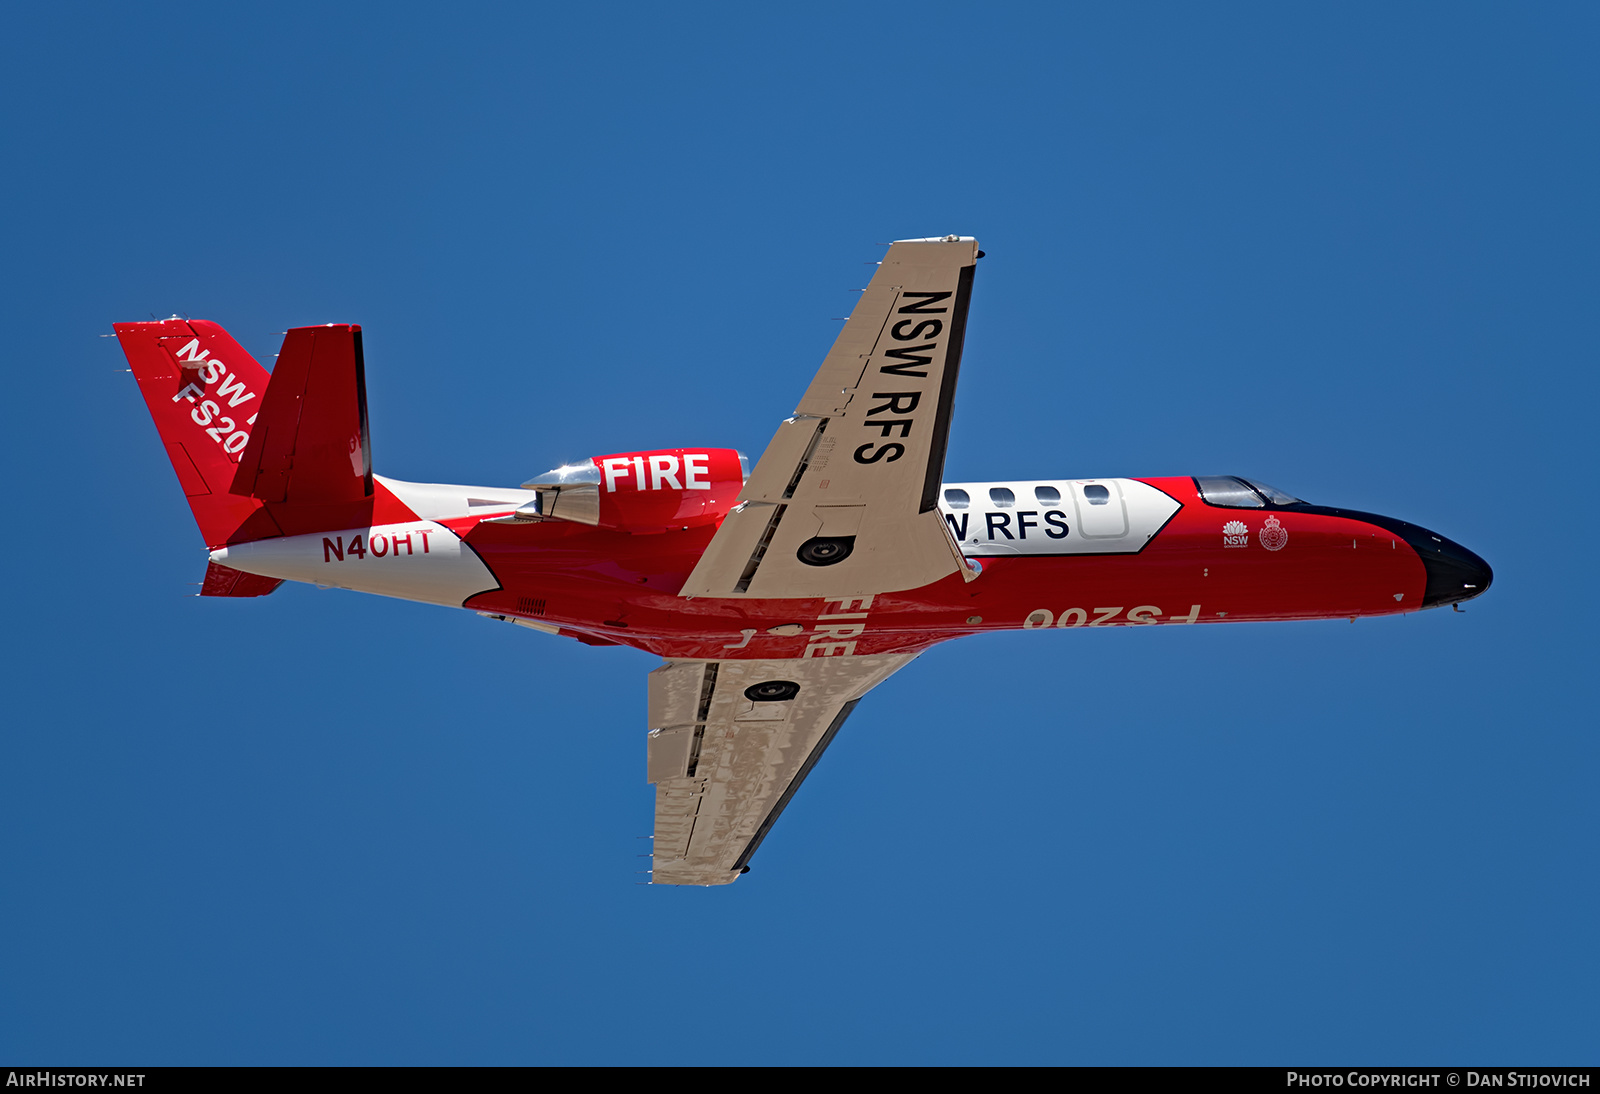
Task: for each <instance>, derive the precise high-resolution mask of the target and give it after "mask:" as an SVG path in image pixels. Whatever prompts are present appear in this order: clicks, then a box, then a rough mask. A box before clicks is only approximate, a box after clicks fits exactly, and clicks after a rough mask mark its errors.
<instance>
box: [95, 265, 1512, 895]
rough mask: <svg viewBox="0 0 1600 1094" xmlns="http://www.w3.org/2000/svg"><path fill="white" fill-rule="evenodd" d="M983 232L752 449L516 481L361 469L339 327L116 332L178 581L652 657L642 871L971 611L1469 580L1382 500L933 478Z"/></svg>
mask: <svg viewBox="0 0 1600 1094" xmlns="http://www.w3.org/2000/svg"><path fill="white" fill-rule="evenodd" d="M982 257H983V252H982V251H980V250H978V247H977V242H976V241H975V240H973V239H970V238H967V237H960V236H945V237H943V238H941V239H912V240H902V241H900V242H898V243H895V244H893V245H892V246H891V247H890V248H889V251H888V254H887V255H885V256H884V259H883V262H882V263H881V264H880V265H879V267H878V271H877V273H876V275H875V276H874V277H873V279H872V283H871V284H870V285H869V286H868V287H867V289H866V290H865V291H864V292H863V293H862V295H861V299H860V303H859V304H857V306H856V308H855V311H854V312H853V313H852V315H851V316H850V319H849V321H848V322H847V323H846V324H845V327H844V329H843V331H842V332H841V333H840V335H839V337H838V340H837V341H836V342H835V343H834V346H833V349H832V350H831V351H830V352H829V353H828V355H827V357H826V358H824V360H823V362H822V366H821V368H820V369H818V371H817V374H816V376H815V377H814V378H813V379H812V381H811V385H810V387H809V388H807V389H806V391H805V393H804V395H803V396H802V397H801V398H800V401H799V404H798V405H797V406H796V407H795V409H794V413H793V414H791V415H790V416H789V417H787V418H785V419H784V420H783V421H782V422H781V423H780V424H779V425H778V427H777V431H776V433H775V434H774V435H773V437H772V441H771V442H770V443H769V444H768V446H767V449H766V451H765V452H763V453H762V455H761V458H760V460H759V461H758V462H757V463H756V465H755V467H754V469H753V470H752V469H751V468H750V467H749V464H748V462H747V461H746V459H745V457H744V456H743V455H742V454H740V453H738V452H736V451H733V450H731V449H726V448H711V447H684V448H672V449H655V450H649V451H633V452H613V453H606V454H601V455H597V456H595V457H594V458H593V459H589V460H584V461H582V462H580V463H575V464H568V465H566V466H563V467H558V468H556V469H555V470H553V471H551V472H549V473H547V474H544V475H540V476H538V477H537V478H534V479H531V480H529V481H527V482H525V483H523V484H522V485H521V486H515V487H507V486H455V485H446V484H440V483H415V482H401V481H398V480H396V479H389V478H385V477H383V476H381V475H376V474H374V473H373V471H372V452H371V445H370V443H369V435H368V430H367V405H366V379H365V361H364V359H363V356H362V349H361V328H360V327H357V326H354V325H339V324H332V325H328V326H321V327H302V328H297V329H294V330H291V331H289V332H288V334H287V335H286V336H285V338H284V342H283V349H282V352H281V353H280V354H279V356H278V363H277V366H276V368H275V369H274V370H273V372H272V374H271V375H270V376H269V375H268V374H267V372H266V371H265V370H264V369H263V368H262V367H261V366H260V365H259V364H257V363H256V361H255V360H254V359H252V358H251V356H250V355H249V354H248V353H246V352H245V351H244V350H243V349H242V348H241V347H240V346H239V344H238V343H237V342H235V341H234V340H233V339H232V338H230V337H229V336H228V334H227V332H226V331H224V330H223V329H222V328H221V327H219V326H218V325H217V324H215V323H209V322H204V321H198V320H185V319H176V318H174V319H169V320H166V321H165V322H152V323H119V324H117V325H116V331H117V335H118V337H119V338H120V339H121V342H122V347H123V350H124V351H125V352H126V354H127V357H128V361H129V363H130V364H131V365H132V366H133V369H132V371H133V374H134V376H135V378H136V379H137V380H138V383H139V387H140V389H141V391H142V392H143V395H144V398H145V402H146V404H147V405H148V406H149V409H150V413H151V416H152V417H153V418H154V419H155V424H156V429H157V431H158V432H159V433H160V435H161V440H162V442H163V444H164V445H165V447H166V452H167V456H168V457H169V458H170V459H171V461H172V468H173V470H174V471H175V472H176V473H177V476H178V482H179V484H180V486H181V487H182V489H183V492H184V494H185V495H187V497H188V500H189V505H190V507H191V509H192V510H193V512H194V516H195V520H196V522H197V523H198V524H199V526H200V532H201V535H202V536H203V537H204V539H205V542H206V545H207V547H208V548H209V550H210V563H209V567H208V569H207V571H206V576H205V581H204V584H203V586H202V593H203V595H206V596H235V597H239V596H261V595H264V594H267V593H270V592H272V591H273V590H274V589H276V588H277V587H278V586H279V585H280V584H281V583H282V582H284V581H304V582H310V583H314V584H317V585H325V586H337V587H341V588H346V589H356V590H361V591H364V592H371V593H378V594H381V595H384V596H393V597H402V598H405V599H409V600H419V601H425V602H427V603H430V604H443V605H448V606H450V607H455V608H466V609H468V610H469V611H474V612H477V613H478V614H480V615H482V616H486V617H488V618H490V619H496V620H503V621H506V622H510V623H515V624H519V625H521V626H525V627H530V628H532V629H534V630H537V631H543V632H545V633H547V634H551V635H562V636H567V637H571V638H575V639H577V640H578V641H580V642H584V643H587V644H589V645H591V646H609V645H626V646H633V647H637V648H639V649H643V650H649V651H650V652H652V653H655V654H659V655H660V656H661V657H662V658H664V659H665V660H664V663H663V664H662V665H661V667H660V668H658V669H656V670H655V671H654V672H652V673H651V674H650V679H649V708H648V712H647V718H646V730H647V734H646V737H645V742H644V744H645V749H646V755H647V761H648V772H649V781H650V782H651V783H653V784H654V785H655V795H656V838H655V869H654V873H653V880H654V882H656V883H658V884H659V883H670V884H689V885H719V884H723V883H725V882H730V881H732V880H734V879H735V878H736V877H738V876H739V875H740V874H741V873H742V872H744V871H745V870H747V869H749V862H750V858H751V856H752V855H753V854H755V852H756V849H757V848H758V847H759V846H760V844H761V841H762V839H763V838H764V837H765V836H766V834H767V832H768V831H769V830H770V829H771V828H772V825H773V824H774V822H776V820H777V819H778V815H779V814H780V813H781V812H782V811H783V808H784V806H785V805H786V804H787V803H788V802H789V800H790V799H791V798H792V797H793V796H794V793H795V791H796V789H797V788H798V786H799V784H800V782H801V781H802V780H803V779H804V778H805V776H806V774H807V773H808V772H810V771H811V769H812V767H814V766H815V764H816V762H817V759H818V757H819V756H820V755H821V754H822V751H823V750H824V749H825V748H827V746H828V743H829V742H830V741H831V740H833V738H834V736H835V735H836V734H837V733H838V732H839V729H840V727H841V726H842V725H843V724H844V721H845V719H846V718H847V717H848V716H849V715H850V712H851V711H852V710H854V709H855V706H856V704H857V703H859V702H860V701H861V699H862V698H863V697H864V696H865V695H866V694H867V692H868V691H870V690H872V688H873V687H874V686H876V685H877V684H878V683H880V682H881V681H883V680H884V679H886V678H887V677H888V676H889V675H890V674H892V673H894V672H896V671H898V670H899V669H901V668H903V667H905V666H906V665H907V664H909V663H910V662H911V661H912V660H914V659H915V658H916V657H917V655H918V654H919V653H920V652H921V651H923V650H925V649H927V648H928V647H929V646H931V645H933V644H934V643H936V642H942V641H945V640H946V639H950V638H958V637H961V636H962V635H968V634H973V633H976V632H979V631H988V630H1004V629H1021V630H1044V629H1051V630H1055V629H1063V628H1065V629H1078V628H1083V629H1089V628H1095V627H1122V626H1171V625H1174V624H1178V625H1182V626H1186V627H1187V626H1193V625H1194V624H1197V623H1221V622H1229V623H1236V622H1244V621H1268V620H1284V619H1318V618H1330V617H1338V618H1354V617H1357V616H1366V615H1390V614H1395V613H1399V612H1411V611H1417V610H1419V609H1424V608H1434V607H1438V606H1440V605H1444V604H1454V603H1456V602H1457V601H1461V600H1466V599H1468V598H1470V597H1474V596H1477V595H1479V594H1480V593H1482V592H1483V591H1484V590H1485V589H1487V588H1488V587H1489V581H1490V577H1491V575H1490V571H1489V567H1488V565H1487V564H1486V563H1485V562H1484V561H1483V560H1482V559H1481V558H1479V557H1478V556H1477V555H1475V554H1473V553H1472V552H1471V551H1469V550H1467V549H1466V548H1465V547H1462V546H1460V545H1459V544H1456V543H1453V542H1451V541H1450V540H1449V539H1446V538H1445V537H1444V536H1440V535H1436V534H1435V533H1433V532H1430V531H1428V530H1427V529H1424V528H1419V527H1417V526H1415V525H1412V524H1408V523H1406V522H1405V521H1403V520H1397V519H1395V518H1393V517H1386V516H1379V515H1376V514H1373V513H1363V512H1357V511H1354V510H1346V509H1335V508H1330V507H1327V506H1321V505H1313V504H1310V503H1308V502H1305V501H1301V500H1300V499H1299V498H1297V497H1294V496H1293V495H1291V494H1288V493H1285V492H1284V491H1282V490H1279V489H1276V488H1275V487H1271V486H1268V485H1266V484H1265V483H1262V482H1259V481H1257V480H1254V479H1249V478H1243V477H1234V476H1217V475H1211V476H1198V477H1191V476H1171V477H1163V478H1136V479H1135V478H1058V477H1041V478H1037V479H1024V480H1017V481H1010V482H945V481H944V456H945V447H946V441H947V440H948V437H949V432H950V418H951V409H952V407H953V405H954V402H955V392H956V377H957V372H958V369H959V366H960V363H961V349H962V343H963V341H964V340H965V337H966V321H967V311H968V304H969V302H970V300H971V296H972V283H973V274H974V272H975V270H976V266H977V261H978V259H980V258H982Z"/></svg>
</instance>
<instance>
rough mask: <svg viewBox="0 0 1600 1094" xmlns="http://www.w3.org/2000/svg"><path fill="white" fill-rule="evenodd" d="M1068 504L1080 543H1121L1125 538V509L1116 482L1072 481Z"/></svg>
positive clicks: (1114, 480) (1126, 527)
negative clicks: (1075, 517)
mask: <svg viewBox="0 0 1600 1094" xmlns="http://www.w3.org/2000/svg"><path fill="white" fill-rule="evenodd" d="M1072 504H1073V506H1074V507H1075V508H1076V509H1077V511H1078V531H1079V532H1080V533H1081V534H1082V536H1083V538H1084V539H1121V538H1122V537H1123V536H1125V535H1127V534H1128V506H1127V503H1126V502H1125V501H1124V500H1123V497H1122V484H1121V483H1119V482H1117V480H1116V479H1078V480H1076V481H1075V482H1073V484H1072Z"/></svg>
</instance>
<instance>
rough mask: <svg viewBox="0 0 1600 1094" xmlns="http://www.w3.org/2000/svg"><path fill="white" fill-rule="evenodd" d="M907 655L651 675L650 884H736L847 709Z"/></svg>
mask: <svg viewBox="0 0 1600 1094" xmlns="http://www.w3.org/2000/svg"><path fill="white" fill-rule="evenodd" d="M916 656H917V655H916V654H889V655H883V656H869V657H817V658H808V659H803V660H788V661H671V662H668V663H667V664H665V665H663V666H661V667H660V668H659V669H656V670H655V671H654V672H652V673H651V674H650V736H649V745H648V752H647V755H648V762H647V769H648V772H649V780H650V782H652V783H654V784H655V787H656V833H655V848H654V850H655V869H654V872H653V874H652V877H651V882H652V883H653V884H656V885H726V884H727V883H728V882H730V881H732V880H733V879H734V878H736V877H738V876H739V874H740V873H742V872H743V871H744V869H745V867H746V866H747V864H748V863H749V861H750V856H751V855H753V854H755V851H756V848H757V847H759V846H760V845H761V841H762V839H763V838H765V836H766V834H767V832H768V830H770V829H771V828H772V825H773V823H774V822H775V821H776V820H777V819H778V815H779V814H780V813H782V812H783V809H784V807H785V806H786V805H788V804H789V800H790V799H791V798H792V797H794V793H795V791H796V790H797V789H799V787H800V783H801V781H802V780H804V779H805V777H806V776H807V775H808V774H810V773H811V769H812V768H813V767H814V766H816V763H817V760H818V758H819V757H821V755H822V750H823V749H825V748H827V747H828V743H829V742H830V741H832V740H833V737H834V735H835V734H836V733H838V732H839V727H840V726H842V725H843V724H844V720H845V719H846V718H848V717H849V716H850V712H851V711H852V710H854V709H855V705H856V703H858V702H859V701H860V700H861V697H862V696H863V695H865V694H866V693H867V692H868V691H870V690H872V689H873V688H874V687H876V686H877V685H878V684H880V683H882V682H883V681H884V680H886V679H888V678H889V676H890V675H891V674H893V673H894V672H895V670H897V669H899V668H901V667H902V666H904V665H906V664H907V663H909V662H910V661H911V660H913V659H914V658H915V657H916ZM791 693H792V694H791ZM785 696H788V697H787V698H785Z"/></svg>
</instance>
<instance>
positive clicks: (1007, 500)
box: [989, 486, 1017, 509]
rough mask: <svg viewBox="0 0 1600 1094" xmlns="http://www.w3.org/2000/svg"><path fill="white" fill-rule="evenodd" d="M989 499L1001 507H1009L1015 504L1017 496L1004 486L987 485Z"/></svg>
mask: <svg viewBox="0 0 1600 1094" xmlns="http://www.w3.org/2000/svg"><path fill="white" fill-rule="evenodd" d="M989 500H990V501H992V502H994V503H995V504H996V505H998V506H999V507H1000V508H1002V509H1010V508H1011V507H1012V506H1013V505H1015V504H1017V496H1016V495H1015V494H1013V493H1012V492H1011V491H1010V490H1009V489H1007V488H1006V487H1004V486H991V487H989Z"/></svg>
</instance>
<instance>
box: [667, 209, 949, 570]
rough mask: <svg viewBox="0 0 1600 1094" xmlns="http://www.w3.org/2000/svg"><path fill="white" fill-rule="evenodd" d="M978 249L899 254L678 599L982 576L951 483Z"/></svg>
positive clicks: (939, 247) (921, 247) (938, 245)
mask: <svg viewBox="0 0 1600 1094" xmlns="http://www.w3.org/2000/svg"><path fill="white" fill-rule="evenodd" d="M978 254H979V251H978V243H977V241H976V240H974V239H971V238H958V237H956V236H947V237H945V238H944V239H941V240H921V239H916V240H901V241H899V242H897V243H895V244H893V245H892V246H891V247H890V248H889V253H888V254H887V255H885V256H884V260H883V262H882V264H881V265H879V267H878V272H877V273H876V274H875V275H874V276H873V278H872V282H871V283H870V284H869V285H868V286H867V288H866V290H865V291H864V292H863V293H862V294H861V301H860V303H858V304H857V305H856V308H855V311H854V312H852V313H851V315H850V319H849V321H848V322H847V323H846V324H845V327H844V330H843V331H841V332H840V334H839V338H838V340H837V341H836V342H835V343H834V345H833V349H832V350H831V351H830V352H829V353H828V356H827V358H826V359H825V360H824V361H823V362H822V367H821V368H820V369H819V370H818V371H817V375H816V378H815V379H813V380H812V381H811V387H810V388H809V389H807V391H806V394H805V398H803V399H802V400H801V401H800V405H799V407H798V408H796V410H795V413H794V416H793V417H792V418H789V419H788V420H787V421H785V422H784V423H783V424H782V425H780V426H779V427H778V432H777V434H776V435H775V436H774V437H773V438H772V442H771V443H770V444H769V445H768V446H767V450H766V451H765V452H764V453H762V456H761V460H760V462H759V463H757V464H756V469H755V471H754V473H753V474H751V476H750V479H749V481H747V482H746V483H745V487H744V491H743V493H742V494H740V496H739V503H738V504H737V505H736V506H735V507H734V509H733V511H732V512H731V513H729V514H728V516H727V518H726V519H725V520H724V521H723V523H722V526H721V527H720V528H719V529H718V530H717V534H716V536H715V537H713V539H712V541H711V543H710V545H709V546H708V547H707V548H706V551H705V553H704V555H702V556H701V559H700V562H699V564H698V565H697V566H696V567H695V568H694V571H693V572H692V573H691V574H690V575H689V579H688V581H687V582H685V584H684V587H683V589H682V591H681V592H680V594H679V595H681V596H708V597H773V598H788V597H819V596H821V597H835V596H866V595H872V594H875V593H883V592H895V591H899V590H902V589H915V588H920V587H922V586H924V585H927V584H930V583H931V582H934V581H937V580H939V579H940V578H942V577H945V576H946V575H948V574H952V573H956V572H958V571H959V572H962V573H963V574H964V575H965V576H966V578H967V580H969V581H970V580H971V579H972V578H973V577H974V576H976V571H975V570H974V569H972V568H971V567H970V566H969V564H968V563H967V562H966V561H965V560H964V559H963V558H962V557H961V551H960V548H959V547H958V546H957V545H956V542H955V540H954V539H953V538H952V537H951V536H950V533H949V531H948V530H947V528H946V526H945V522H944V518H943V517H941V516H940V515H939V507H938V506H939V484H940V480H941V479H942V478H943V473H944V454H945V444H946V441H947V439H948V437H949V434H950V413H951V408H952V405H953V404H954V402H955V392H956V374H957V372H958V370H959V368H960V364H961V343H962V339H963V337H964V336H965V333H966V323H967V306H968V304H969V302H970V300H971V297H972V275H973V271H974V269H975V264H976V262H977V256H978Z"/></svg>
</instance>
